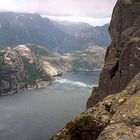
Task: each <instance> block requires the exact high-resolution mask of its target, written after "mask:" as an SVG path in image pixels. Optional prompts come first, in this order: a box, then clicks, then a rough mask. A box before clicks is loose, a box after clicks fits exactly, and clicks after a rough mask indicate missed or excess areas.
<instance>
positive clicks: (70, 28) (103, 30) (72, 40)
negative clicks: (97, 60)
mask: <svg viewBox="0 0 140 140" xmlns="http://www.w3.org/2000/svg"><path fill="white" fill-rule="evenodd" d="M52 22H53V24H54V25H55V26H56V27H57V28H59V29H61V30H62V31H63V32H65V33H67V34H69V35H70V36H68V37H66V38H65V40H64V42H63V44H62V45H61V48H59V49H58V51H59V52H61V53H67V52H73V51H81V50H84V49H86V48H87V47H89V46H96V45H97V46H100V47H103V48H106V47H107V46H108V45H109V43H110V41H111V38H110V35H109V33H108V26H109V24H105V25H103V26H96V27H93V26H91V25H89V24H87V23H73V22H56V21H55V22H54V21H52Z"/></svg>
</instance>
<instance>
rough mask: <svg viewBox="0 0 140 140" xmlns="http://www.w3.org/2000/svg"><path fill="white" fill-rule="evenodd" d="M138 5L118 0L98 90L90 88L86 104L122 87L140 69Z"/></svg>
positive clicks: (126, 0) (92, 102) (94, 101)
mask: <svg viewBox="0 0 140 140" xmlns="http://www.w3.org/2000/svg"><path fill="white" fill-rule="evenodd" d="M139 8H140V4H139V3H133V2H131V1H130V0H118V2H117V4H116V6H115V8H114V11H113V16H112V20H111V24H110V27H109V32H110V35H111V38H112V43H111V45H110V46H109V48H108V49H107V52H106V59H105V66H104V68H103V70H102V72H101V75H100V81H99V87H98V90H97V88H96V90H93V93H92V96H91V98H90V99H89V101H88V104H87V106H88V107H91V106H93V105H95V104H96V103H97V102H98V101H100V100H101V99H103V98H104V97H106V96H107V95H109V94H115V93H117V92H120V91H121V90H123V89H124V88H125V87H126V86H127V85H128V83H129V82H130V81H131V79H132V78H133V77H134V76H135V75H136V74H137V73H138V72H139V71H140V10H139Z"/></svg>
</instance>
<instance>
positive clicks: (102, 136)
mask: <svg viewBox="0 0 140 140" xmlns="http://www.w3.org/2000/svg"><path fill="white" fill-rule="evenodd" d="M139 2H140V1H139V0H118V1H117V4H116V6H115V8H114V12H113V16H112V20H111V25H110V27H109V31H110V34H111V38H112V43H111V45H110V46H109V48H108V50H107V53H106V58H105V66H104V68H103V70H102V72H101V76H100V81H99V87H95V88H94V90H93V93H92V96H91V97H90V99H89V100H88V104H87V110H86V111H85V112H83V113H82V114H81V115H79V116H78V117H77V118H75V119H74V120H72V121H71V122H69V123H68V124H67V125H66V127H65V128H64V129H62V130H61V131H60V132H59V133H58V134H57V135H55V136H54V137H53V138H52V140H139V139H140V10H139V8H140V3H139Z"/></svg>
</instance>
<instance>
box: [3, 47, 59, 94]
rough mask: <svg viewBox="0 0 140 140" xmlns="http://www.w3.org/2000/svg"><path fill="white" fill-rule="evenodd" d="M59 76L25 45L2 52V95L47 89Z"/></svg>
mask: <svg viewBox="0 0 140 140" xmlns="http://www.w3.org/2000/svg"><path fill="white" fill-rule="evenodd" d="M57 74H58V72H57V70H56V69H55V68H54V67H52V66H51V65H50V64H49V63H48V62H47V61H45V62H44V61H42V59H41V58H40V57H39V56H37V55H35V53H33V52H32V51H31V50H30V49H29V48H28V47H27V46H25V45H20V46H17V47H15V48H7V49H1V50H0V95H6V94H12V93H15V92H18V91H20V90H28V89H31V88H42V87H45V86H47V85H49V84H50V83H52V81H53V76H56V75H57Z"/></svg>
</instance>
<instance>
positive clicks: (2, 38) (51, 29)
mask: <svg viewBox="0 0 140 140" xmlns="http://www.w3.org/2000/svg"><path fill="white" fill-rule="evenodd" d="M65 36H66V34H65V33H64V32H62V31H61V30H59V29H58V28H56V27H55V26H54V25H53V24H52V23H51V21H50V20H49V19H47V18H42V17H41V16H40V15H38V14H25V13H12V12H1V13H0V46H1V47H7V46H16V45H19V44H27V43H34V44H38V45H43V46H47V48H49V49H50V50H54V49H55V48H57V47H58V46H59V45H60V44H62V42H63V40H64V38H65Z"/></svg>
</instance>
